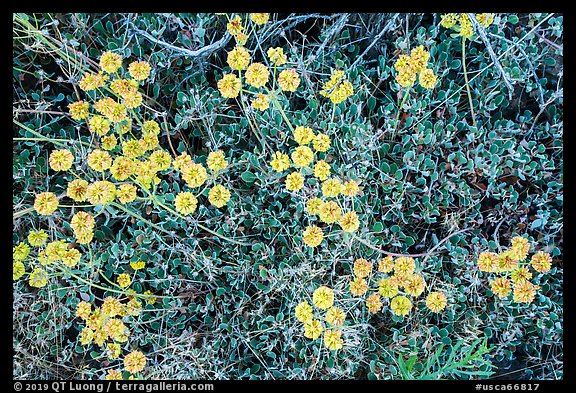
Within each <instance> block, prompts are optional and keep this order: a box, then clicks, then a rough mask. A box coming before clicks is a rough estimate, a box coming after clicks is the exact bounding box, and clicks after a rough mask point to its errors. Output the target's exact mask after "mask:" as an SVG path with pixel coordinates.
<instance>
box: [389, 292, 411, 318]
mask: <svg viewBox="0 0 576 393" xmlns="http://www.w3.org/2000/svg"><path fill="white" fill-rule="evenodd" d="M390 309H391V310H392V312H393V313H394V314H396V315H407V314H408V313H409V312H410V310H411V309H412V302H411V301H410V299H408V298H407V297H406V296H396V297H395V298H394V299H392V300H391V301H390Z"/></svg>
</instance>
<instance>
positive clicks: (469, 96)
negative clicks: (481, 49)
mask: <svg viewBox="0 0 576 393" xmlns="http://www.w3.org/2000/svg"><path fill="white" fill-rule="evenodd" d="M462 68H463V69H464V80H465V81H466V91H467V92H468V103H469V104H470V112H471V113H472V123H473V124H474V128H476V130H478V125H477V124H476V115H475V114H474V105H473V104H472V93H471V92H470V84H469V83H468V73H467V72H466V37H462Z"/></svg>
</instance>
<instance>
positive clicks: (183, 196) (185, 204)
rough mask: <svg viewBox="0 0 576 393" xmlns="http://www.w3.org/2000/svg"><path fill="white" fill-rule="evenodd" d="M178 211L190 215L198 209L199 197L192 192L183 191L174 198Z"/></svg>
mask: <svg viewBox="0 0 576 393" xmlns="http://www.w3.org/2000/svg"><path fill="white" fill-rule="evenodd" d="M174 206H175V208H176V211H177V212H178V213H180V214H184V215H188V214H192V213H194V212H195V211H196V206H198V199H196V197H195V196H194V194H192V193H191V192H181V193H179V194H178V195H176V199H175V200H174Z"/></svg>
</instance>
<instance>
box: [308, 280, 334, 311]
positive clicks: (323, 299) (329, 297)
mask: <svg viewBox="0 0 576 393" xmlns="http://www.w3.org/2000/svg"><path fill="white" fill-rule="evenodd" d="M312 302H313V303H314V306H315V307H317V308H319V309H321V310H326V309H327V308H329V307H332V305H333V304H334V291H332V289H330V288H328V287H327V286H325V285H322V286H320V287H318V288H317V289H316V290H315V291H314V293H313V294H312Z"/></svg>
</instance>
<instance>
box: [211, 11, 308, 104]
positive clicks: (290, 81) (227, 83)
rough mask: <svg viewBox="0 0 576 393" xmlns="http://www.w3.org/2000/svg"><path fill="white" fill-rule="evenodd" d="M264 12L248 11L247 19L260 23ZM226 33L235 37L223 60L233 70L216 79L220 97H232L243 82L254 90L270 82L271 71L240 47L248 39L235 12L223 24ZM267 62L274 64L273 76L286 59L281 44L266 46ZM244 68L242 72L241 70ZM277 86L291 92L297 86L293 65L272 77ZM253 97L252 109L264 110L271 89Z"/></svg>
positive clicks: (265, 19)
mask: <svg viewBox="0 0 576 393" xmlns="http://www.w3.org/2000/svg"><path fill="white" fill-rule="evenodd" d="M268 18H269V15H268V14H250V19H251V20H252V21H253V22H254V23H256V24H264V23H266V21H267V20H268ZM226 28H227V30H228V32H229V33H230V34H231V35H232V36H233V37H234V38H235V40H236V47H235V48H233V49H232V50H231V51H229V52H228V53H227V58H226V62H227V63H228V66H229V67H230V69H231V70H233V71H237V72H238V75H237V74H235V73H226V74H224V75H223V76H222V78H221V79H220V80H218V82H217V87H218V90H219V91H220V94H221V95H222V97H224V98H236V97H238V95H239V94H240V93H241V91H242V86H243V81H244V82H246V84H247V85H248V86H251V87H253V88H255V89H260V88H265V89H266V90H268V87H266V85H267V84H268V82H269V81H270V75H271V72H270V70H269V69H268V67H267V66H266V65H264V64H263V63H261V62H252V63H251V61H252V60H253V59H252V56H251V55H250V52H249V51H248V50H247V49H246V48H244V44H245V43H246V41H247V39H248V35H247V34H246V33H245V32H244V26H243V24H242V18H241V17H240V16H239V15H237V16H235V17H234V19H232V20H230V21H229V22H228V24H227V25H226ZM266 54H267V55H268V58H269V59H270V62H271V63H272V64H273V66H274V75H276V67H279V66H282V65H285V64H286V63H287V62H288V58H287V56H286V54H285V53H284V49H283V48H281V47H274V48H268V50H267V51H266ZM243 71H244V72H243ZM276 81H277V82H278V86H279V87H280V89H282V90H283V91H289V92H294V91H296V89H297V88H298V86H299V85H300V76H299V75H298V72H297V71H296V70H295V69H293V68H288V69H284V70H281V71H280V72H279V74H278V77H277V79H276ZM249 93H253V94H256V97H255V98H254V99H253V100H252V104H251V106H252V107H253V108H254V109H258V110H260V111H265V110H267V109H268V108H269V107H270V103H269V101H270V99H271V96H272V97H274V92H267V93H269V94H266V93H262V92H258V93H254V92H252V91H249Z"/></svg>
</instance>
